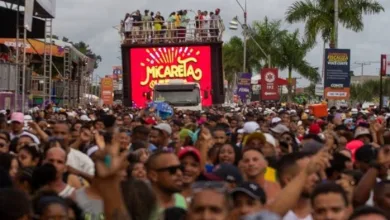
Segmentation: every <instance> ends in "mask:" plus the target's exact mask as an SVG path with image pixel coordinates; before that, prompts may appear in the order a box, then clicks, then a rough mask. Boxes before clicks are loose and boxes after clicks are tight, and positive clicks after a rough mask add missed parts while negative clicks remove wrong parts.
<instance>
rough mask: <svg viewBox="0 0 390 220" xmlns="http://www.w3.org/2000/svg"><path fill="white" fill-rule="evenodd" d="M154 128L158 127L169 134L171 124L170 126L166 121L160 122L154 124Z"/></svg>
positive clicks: (170, 132)
mask: <svg viewBox="0 0 390 220" xmlns="http://www.w3.org/2000/svg"><path fill="white" fill-rule="evenodd" d="M154 128H156V129H159V130H162V131H165V132H167V133H168V134H169V135H171V134H172V128H171V126H170V125H169V124H167V123H160V124H158V125H156V126H154Z"/></svg>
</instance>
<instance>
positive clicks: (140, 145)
mask: <svg viewBox="0 0 390 220" xmlns="http://www.w3.org/2000/svg"><path fill="white" fill-rule="evenodd" d="M142 148H145V149H147V148H148V143H147V142H146V141H139V140H136V141H134V142H133V143H131V150H133V151H136V150H138V149H142Z"/></svg>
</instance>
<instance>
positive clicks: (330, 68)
mask: <svg viewBox="0 0 390 220" xmlns="http://www.w3.org/2000/svg"><path fill="white" fill-rule="evenodd" d="M350 64H351V51H350V50H349V49H326V50H325V79H324V88H325V89H324V92H325V94H324V96H325V98H326V99H330V100H344V99H348V98H349V95H350V88H349V86H350V83H351V77H350V75H349V74H350V73H349V72H350Z"/></svg>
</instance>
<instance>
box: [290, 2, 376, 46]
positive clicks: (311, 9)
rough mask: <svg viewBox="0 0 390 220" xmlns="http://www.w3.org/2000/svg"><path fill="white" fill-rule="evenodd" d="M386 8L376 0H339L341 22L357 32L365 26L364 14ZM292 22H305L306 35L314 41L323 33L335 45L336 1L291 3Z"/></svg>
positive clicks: (308, 39) (309, 40) (325, 39)
mask: <svg viewBox="0 0 390 220" xmlns="http://www.w3.org/2000/svg"><path fill="white" fill-rule="evenodd" d="M382 11H384V8H383V7H382V5H381V4H380V3H378V2H377V1H376V0H339V22H340V23H341V25H342V26H343V27H345V28H347V29H351V30H353V31H355V32H359V31H362V30H363V28H364V24H363V15H367V14H378V13H380V12H382ZM286 15H287V16H286V20H287V21H288V22H290V23H296V22H305V23H306V25H305V36H306V40H307V41H308V42H311V43H314V42H315V41H316V37H317V35H319V34H320V35H321V37H322V39H323V40H324V42H325V43H330V45H331V47H332V46H334V40H335V39H334V1H333V0H300V1H297V2H295V3H294V4H293V5H291V6H290V7H289V8H288V10H287V12H286Z"/></svg>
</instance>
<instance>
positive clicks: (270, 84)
mask: <svg viewBox="0 0 390 220" xmlns="http://www.w3.org/2000/svg"><path fill="white" fill-rule="evenodd" d="M278 77H279V76H278V69H276V68H264V69H262V70H261V80H260V82H261V100H263V101H271V100H279V99H280V95H279V86H278V83H277V79H278Z"/></svg>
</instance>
